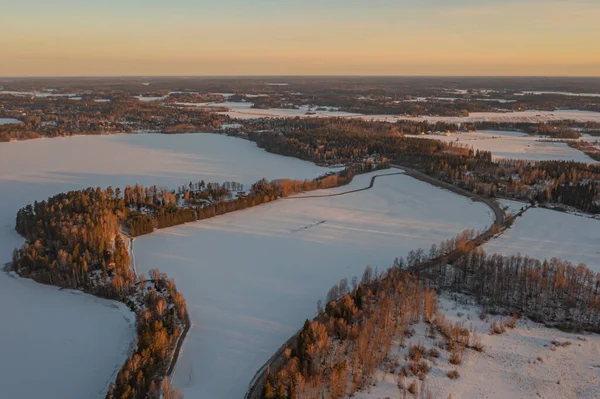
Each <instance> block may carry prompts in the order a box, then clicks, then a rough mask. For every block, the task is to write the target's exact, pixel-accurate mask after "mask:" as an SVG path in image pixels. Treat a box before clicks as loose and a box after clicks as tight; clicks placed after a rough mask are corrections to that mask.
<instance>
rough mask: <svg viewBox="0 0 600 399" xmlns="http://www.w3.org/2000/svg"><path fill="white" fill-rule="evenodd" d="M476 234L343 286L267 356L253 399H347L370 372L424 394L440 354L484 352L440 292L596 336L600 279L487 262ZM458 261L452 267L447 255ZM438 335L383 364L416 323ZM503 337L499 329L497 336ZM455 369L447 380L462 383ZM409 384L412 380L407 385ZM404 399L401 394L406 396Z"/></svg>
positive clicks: (549, 263)
mask: <svg viewBox="0 0 600 399" xmlns="http://www.w3.org/2000/svg"><path fill="white" fill-rule="evenodd" d="M476 240H477V236H476V235H475V234H474V232H473V231H466V232H464V233H462V234H460V235H459V236H457V237H456V238H455V239H451V240H447V241H445V242H443V243H442V244H441V245H440V246H435V245H434V246H432V247H431V249H430V250H429V252H425V251H424V250H423V249H418V250H416V251H410V253H409V254H408V256H407V258H406V261H405V260H404V258H398V259H396V261H395V262H394V265H393V266H392V267H391V268H390V269H389V270H387V271H385V272H382V273H377V271H373V269H372V268H371V267H367V268H366V269H365V273H364V274H363V276H362V279H360V281H359V280H357V279H353V280H352V283H351V284H349V283H348V281H347V279H342V280H341V281H340V283H339V284H336V285H334V287H332V289H331V290H330V292H329V293H328V295H327V305H326V306H325V308H323V307H321V305H319V314H318V316H317V317H316V318H315V319H314V320H313V321H312V322H311V321H309V320H307V321H306V322H305V324H304V326H303V328H302V329H301V330H300V331H299V332H298V333H297V335H295V336H294V337H293V338H292V339H291V340H289V341H288V342H287V343H286V346H285V348H283V351H282V352H281V353H280V354H279V356H277V357H275V358H273V359H272V360H271V361H270V363H269V367H267V369H266V370H267V371H266V373H265V374H263V378H262V379H261V378H258V379H256V382H257V384H258V385H257V386H256V389H255V390H251V391H250V392H251V396H249V397H250V398H255V397H260V398H264V399H309V398H311V399H312V398H314V399H317V398H323V397H326V398H332V399H334V398H343V397H347V396H348V395H349V396H352V395H353V394H355V393H356V392H357V391H359V390H361V389H366V388H367V387H368V386H369V385H370V384H371V382H372V378H373V376H374V374H375V372H376V371H377V370H378V369H379V368H381V367H386V368H387V367H391V368H392V369H395V370H396V371H397V370H398V367H400V371H399V373H398V388H399V390H400V392H404V391H407V392H410V393H412V394H415V393H419V391H420V392H421V393H422V394H424V395H425V394H427V393H428V391H427V390H426V389H425V388H424V386H425V383H424V382H423V383H419V382H418V381H423V380H425V379H426V375H427V373H428V372H429V371H430V369H431V365H432V364H434V363H435V362H436V358H438V357H439V350H440V349H441V350H445V351H447V352H448V356H447V358H448V361H449V362H450V363H451V364H453V365H458V364H460V363H461V362H462V358H463V356H464V353H465V351H466V350H475V351H479V352H481V351H484V349H485V348H484V345H483V343H482V341H481V339H480V338H479V337H478V335H477V332H476V331H473V330H472V329H468V328H465V327H464V325H462V324H459V323H452V322H451V321H449V320H448V319H447V318H446V317H445V315H444V314H443V313H440V312H439V311H438V308H437V293H438V292H450V293H461V294H469V295H472V296H473V297H474V298H475V300H476V301H477V303H479V304H480V305H481V306H482V309H483V313H482V314H488V313H489V314H501V315H509V316H512V319H511V320H510V321H509V322H507V323H506V325H504V324H501V325H500V326H501V327H499V325H498V324H496V323H492V324H491V325H490V329H491V331H497V330H494V329H503V328H505V326H506V327H509V328H513V327H514V325H515V322H516V319H517V318H518V317H519V316H524V317H528V318H530V319H532V320H534V321H538V322H541V323H544V324H546V325H549V326H553V327H559V328H564V329H569V330H577V331H581V330H587V331H595V332H598V331H600V330H599V328H598V326H599V325H600V274H596V273H593V272H592V271H591V270H589V269H588V268H587V267H585V265H577V266H575V265H572V264H570V263H569V262H566V261H562V260H559V259H551V260H544V261H539V260H536V259H531V258H527V257H521V256H520V255H514V256H502V255H496V254H493V255H490V254H486V253H485V252H483V251H482V250H481V249H478V248H477V245H475V244H476ZM456 251H458V252H459V253H460V254H461V256H459V257H457V258H452V259H449V258H448V257H447V256H448V255H449V254H450V253H451V252H456ZM420 322H425V323H426V324H427V325H429V331H430V332H429V333H428V334H431V336H435V335H436V333H439V334H440V335H441V336H442V338H443V342H444V344H443V345H440V346H439V349H438V348H430V349H427V348H425V347H424V346H423V345H421V344H420V343H418V344H414V345H411V344H409V347H408V356H407V357H406V359H405V364H404V365H398V364H392V365H390V364H387V363H388V361H387V359H388V354H389V353H390V350H391V345H392V341H394V340H399V342H400V345H401V346H403V345H405V344H404V343H405V340H406V339H409V338H410V337H411V336H412V334H414V327H413V325H415V324H416V323H420ZM496 333H501V331H499V332H496ZM458 376H459V373H458V372H457V371H454V372H449V373H448V378H458ZM411 381H412V382H411ZM405 394H406V392H405Z"/></svg>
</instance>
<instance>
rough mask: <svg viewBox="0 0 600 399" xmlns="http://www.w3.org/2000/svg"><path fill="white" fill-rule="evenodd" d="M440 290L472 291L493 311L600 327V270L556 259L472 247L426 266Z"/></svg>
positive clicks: (557, 323)
mask: <svg viewBox="0 0 600 399" xmlns="http://www.w3.org/2000/svg"><path fill="white" fill-rule="evenodd" d="M423 273H424V274H423V275H424V276H426V277H425V278H426V280H427V281H428V282H429V283H430V284H431V285H432V286H435V287H437V288H438V289H441V290H448V291H452V292H468V293H470V294H472V295H473V296H474V297H475V298H476V300H477V302H478V303H480V304H481V305H482V307H483V308H484V309H485V310H486V311H487V312H490V313H501V314H513V313H518V314H520V315H523V316H526V317H528V318H530V319H532V320H535V321H539V322H542V323H545V324H547V325H550V326H554V327H560V328H564V329H569V330H588V331H595V332H600V273H594V272H593V271H591V270H590V269H588V268H587V267H586V266H585V265H573V264H571V263H570V262H567V261H564V260H560V259H555V258H552V259H550V260H543V261H540V260H537V259H532V258H529V257H522V256H521V255H512V256H502V255H497V254H486V253H485V252H484V251H483V250H481V249H475V248H473V249H472V250H470V251H468V252H467V253H466V254H465V255H463V256H462V257H460V258H458V259H457V260H455V261H454V262H452V263H451V264H449V263H445V262H437V263H435V264H433V265H428V267H427V268H426V269H425V270H423Z"/></svg>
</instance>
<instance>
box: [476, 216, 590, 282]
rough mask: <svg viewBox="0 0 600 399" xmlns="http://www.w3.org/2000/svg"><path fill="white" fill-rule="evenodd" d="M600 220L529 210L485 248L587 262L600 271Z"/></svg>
mask: <svg viewBox="0 0 600 399" xmlns="http://www.w3.org/2000/svg"><path fill="white" fill-rule="evenodd" d="M599 244H600V221H599V220H595V219H591V218H586V217H582V216H576V215H571V214H569V213H563V212H558V211H553V210H549V209H542V208H532V209H529V210H528V211H527V212H525V214H524V215H523V216H522V217H520V218H518V219H516V220H515V222H514V224H513V225H512V227H511V228H510V229H508V230H506V231H505V232H504V233H503V234H502V235H501V236H500V237H499V238H496V239H494V240H491V241H489V242H488V243H486V244H485V245H484V246H483V249H484V250H485V251H486V252H489V253H500V254H503V255H516V254H517V253H520V254H521V255H523V256H525V255H528V256H530V257H534V258H538V259H550V258H553V257H555V258H561V259H565V260H568V261H570V262H572V263H574V264H578V263H584V264H586V265H587V266H588V267H589V268H590V269H592V270H593V271H595V272H600V245H599Z"/></svg>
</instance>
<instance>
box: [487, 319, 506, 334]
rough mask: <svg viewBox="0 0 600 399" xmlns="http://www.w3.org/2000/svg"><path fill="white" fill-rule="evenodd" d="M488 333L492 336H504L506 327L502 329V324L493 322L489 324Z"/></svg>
mask: <svg viewBox="0 0 600 399" xmlns="http://www.w3.org/2000/svg"><path fill="white" fill-rule="evenodd" d="M490 332H491V333H492V334H497V335H500V334H504V333H505V332H506V327H504V322H502V321H501V322H499V323H498V322H496V321H493V322H492V324H490Z"/></svg>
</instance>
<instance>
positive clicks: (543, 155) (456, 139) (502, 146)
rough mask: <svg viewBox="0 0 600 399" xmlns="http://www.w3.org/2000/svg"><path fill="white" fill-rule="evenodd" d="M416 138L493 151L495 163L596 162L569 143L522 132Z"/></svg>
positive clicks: (481, 132) (479, 132)
mask: <svg viewBox="0 0 600 399" xmlns="http://www.w3.org/2000/svg"><path fill="white" fill-rule="evenodd" d="M416 137H421V138H425V139H437V140H441V141H445V142H447V143H450V142H451V143H456V144H460V145H462V146H467V147H469V148H473V149H474V150H482V151H491V152H492V157H493V158H494V159H499V158H512V159H525V160H532V161H549V160H558V161H577V162H589V163H592V162H596V161H595V160H593V159H592V158H590V157H588V156H587V155H585V154H584V153H583V152H581V151H579V150H576V149H575V148H571V147H569V146H568V145H567V143H557V142H554V143H553V142H549V141H542V140H544V139H540V138H539V137H532V136H529V135H526V134H524V133H521V132H506V131H496V130H481V131H478V132H474V133H456V134H452V135H451V136H438V135H426V136H416ZM546 140H547V139H546Z"/></svg>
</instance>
